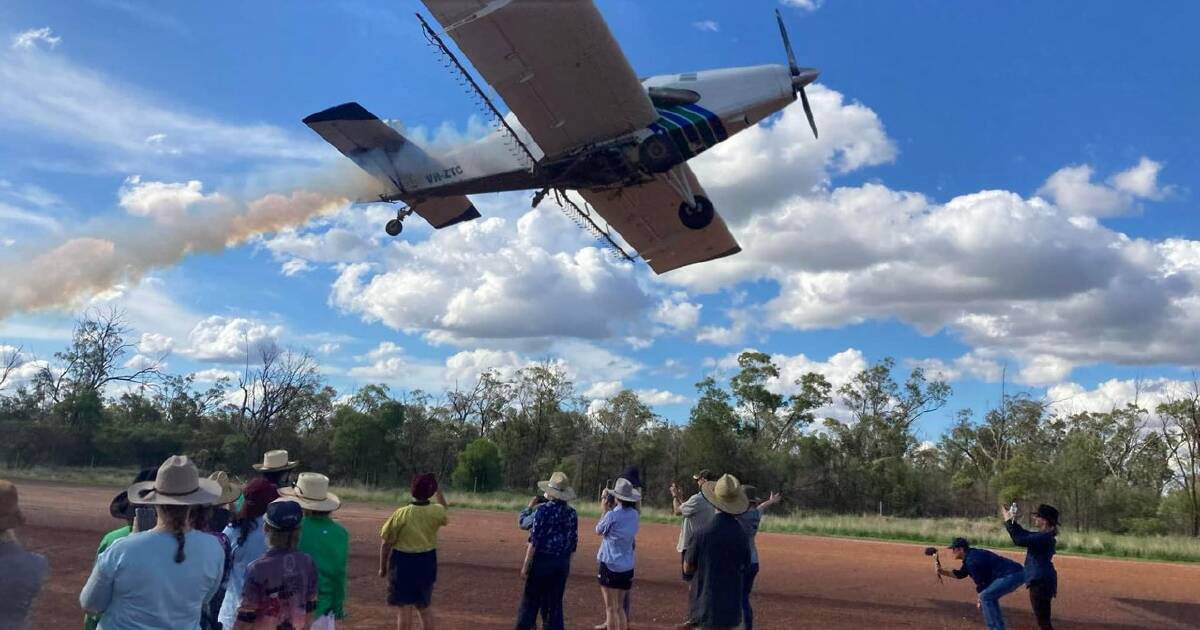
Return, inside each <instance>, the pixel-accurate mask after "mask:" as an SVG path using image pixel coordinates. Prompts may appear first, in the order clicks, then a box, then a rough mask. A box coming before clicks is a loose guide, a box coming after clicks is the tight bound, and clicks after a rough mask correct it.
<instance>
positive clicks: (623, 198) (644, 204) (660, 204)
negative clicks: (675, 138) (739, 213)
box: [579, 164, 742, 273]
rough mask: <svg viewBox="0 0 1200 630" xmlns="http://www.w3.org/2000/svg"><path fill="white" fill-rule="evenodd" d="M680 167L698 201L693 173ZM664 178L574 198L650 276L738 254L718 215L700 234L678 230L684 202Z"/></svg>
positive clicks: (699, 191)
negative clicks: (630, 249)
mask: <svg viewBox="0 0 1200 630" xmlns="http://www.w3.org/2000/svg"><path fill="white" fill-rule="evenodd" d="M680 167H681V168H683V169H684V174H685V175H686V176H687V178H688V181H689V182H690V184H691V188H692V192H693V193H694V194H696V195H701V196H703V195H704V190H703V189H702V188H701V187H700V182H699V181H697V180H696V175H695V173H693V172H692V169H691V168H690V167H689V166H688V165H687V164H683V165H681V166H680ZM677 168H679V167H677ZM664 177H665V176H664V175H659V176H657V177H656V178H655V179H654V180H652V181H650V182H647V183H645V184H640V185H638V186H627V187H625V188H617V189H611V190H581V191H579V193H580V194H581V195H583V198H584V199H587V201H588V203H590V204H591V205H592V207H593V208H594V209H595V210H596V212H598V213H600V216H601V217H603V218H604V220H605V221H606V222H607V223H608V224H609V225H610V226H612V227H613V228H615V229H616V230H617V232H619V233H620V234H621V236H622V237H623V238H624V239H625V241H626V242H628V243H629V244H630V245H632V246H633V247H634V249H637V250H638V254H640V255H641V257H642V258H643V259H644V260H645V261H646V262H647V263H648V264H649V265H650V268H651V269H653V270H654V273H666V272H668V271H671V270H672V269H678V268H680V267H685V266H687V265H691V264H695V263H699V262H705V261H708V260H714V259H716V258H723V257H725V256H732V255H733V254H736V253H738V252H740V251H742V248H741V247H740V246H739V245H738V244H737V241H736V240H734V238H733V235H732V234H730V233H729V228H728V227H726V225H725V221H724V220H723V219H722V218H721V215H719V214H718V215H716V216H714V217H713V220H712V223H709V224H708V225H707V226H706V227H704V228H702V229H699V230H693V229H691V228H689V227H686V226H685V225H683V223H682V222H681V221H680V219H679V205H680V204H681V203H683V197H682V196H681V195H680V194H679V193H678V192H676V190H675V188H674V187H672V186H671V185H670V184H668V183H667V181H666V180H665V179H664Z"/></svg>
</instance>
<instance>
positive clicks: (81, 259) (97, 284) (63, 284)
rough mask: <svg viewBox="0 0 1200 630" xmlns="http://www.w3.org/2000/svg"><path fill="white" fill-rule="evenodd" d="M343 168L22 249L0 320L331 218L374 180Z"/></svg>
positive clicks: (5, 278) (4, 291) (2, 285)
mask: <svg viewBox="0 0 1200 630" xmlns="http://www.w3.org/2000/svg"><path fill="white" fill-rule="evenodd" d="M346 164H347V165H346V166H345V167H343V166H341V165H339V168H337V169H335V171H334V172H332V173H330V174H328V175H325V176H322V177H317V178H311V179H310V181H308V182H306V185H304V186H297V187H293V188H292V189H291V190H288V191H287V192H284V193H271V194H267V195H263V196H261V197H258V198H255V199H252V200H249V201H241V200H238V199H236V198H234V197H231V196H228V195H225V194H221V195H211V196H209V198H208V199H207V200H206V201H205V202H204V203H203V204H201V207H199V208H190V209H189V211H188V212H183V213H179V214H176V215H173V216H171V217H170V218H169V220H160V221H149V220H142V221H135V222H121V225H119V226H116V227H110V228H109V229H108V230H106V231H104V232H103V233H96V234H88V235H80V236H76V237H73V238H69V239H67V240H65V241H62V242H57V243H47V244H44V245H43V246H41V247H39V248H37V251H38V253H32V252H31V251H29V250H26V252H25V255H24V256H23V257H17V258H16V259H10V260H5V261H0V319H4V318H7V317H10V316H12V315H14V314H17V313H24V312H28V311H36V310H43V309H49V308H55V307H68V306H71V305H74V304H78V303H79V302H80V300H82V299H84V298H87V297H90V296H92V295H95V294H97V293H100V292H102V291H105V290H108V289H110V288H112V287H113V286H115V285H117V284H121V283H131V282H136V281H137V280H139V279H140V278H141V277H142V276H144V275H145V274H146V273H147V272H149V271H151V270H153V269H156V268H162V267H167V266H171V265H174V264H176V263H178V262H179V261H180V260H182V259H183V258H184V257H186V256H189V255H192V254H197V253H206V252H207V253H212V252H219V251H222V250H224V249H226V248H228V247H233V246H236V245H240V244H242V243H245V242H247V241H248V240H250V239H252V238H253V237H255V236H258V235H261V234H267V233H271V232H276V231H278V230H281V229H285V228H289V227H294V226H298V225H301V224H303V223H305V222H307V221H308V220H310V219H312V218H314V217H317V216H320V215H325V214H330V213H332V212H335V211H337V210H339V209H340V208H343V207H345V206H346V205H347V204H348V203H350V201H352V200H353V199H355V198H369V197H370V196H371V191H372V190H373V189H375V188H376V185H375V184H374V182H373V180H371V179H370V177H369V176H367V175H366V174H365V173H363V172H362V171H359V170H358V169H357V168H354V167H352V166H348V164H349V163H346Z"/></svg>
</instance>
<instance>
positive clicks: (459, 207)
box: [304, 102, 479, 228]
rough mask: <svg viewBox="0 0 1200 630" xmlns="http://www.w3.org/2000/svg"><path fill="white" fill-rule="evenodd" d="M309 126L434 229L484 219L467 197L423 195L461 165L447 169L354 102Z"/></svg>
mask: <svg viewBox="0 0 1200 630" xmlns="http://www.w3.org/2000/svg"><path fill="white" fill-rule="evenodd" d="M304 124H306V125H308V126H309V128H311V129H312V130H313V131H315V132H317V134H318V135H320V136H321V137H322V138H324V139H325V141H326V142H328V143H329V144H332V145H333V146H334V148H336V149H337V150H338V151H340V152H341V153H342V155H345V156H346V157H348V158H350V159H351V160H352V161H353V162H354V163H355V164H357V165H358V166H359V168H361V169H363V170H364V171H366V172H367V173H369V174H371V175H372V176H374V177H375V178H376V179H378V180H380V181H381V182H384V183H387V184H390V185H391V187H392V189H393V194H391V195H385V197H389V198H392V197H394V198H399V199H400V200H402V201H404V202H406V203H408V204H409V205H410V206H412V208H413V210H415V211H416V212H417V214H419V215H421V216H422V217H423V218H424V219H425V220H426V221H428V222H429V223H430V224H431V225H433V227H435V228H443V227H448V226H450V225H454V224H455V223H459V222H462V221H469V220H471V219H475V218H478V217H479V212H478V211H476V210H475V206H473V205H472V204H471V201H470V200H469V199H467V198H466V197H465V196H463V195H453V196H436V197H431V196H428V195H422V194H421V193H422V189H429V188H434V187H436V184H438V183H439V182H440V181H442V180H443V179H446V178H448V177H449V176H452V175H454V174H455V173H450V172H448V171H451V170H453V169H454V168H456V167H452V166H451V167H447V166H446V165H445V164H443V163H442V162H441V161H439V160H438V159H437V158H435V157H433V156H431V155H429V154H428V153H426V152H425V150H424V149H422V148H421V147H419V146H417V145H416V144H414V143H412V142H410V141H409V140H408V139H406V138H405V137H404V136H402V135H400V133H399V132H398V131H396V130H395V129H393V128H392V127H390V126H388V125H387V124H386V123H384V122H383V121H382V120H380V119H379V117H378V116H376V115H375V114H372V113H371V112H369V111H367V110H366V108H364V107H363V106H362V105H359V104H358V103H354V102H351V103H344V104H342V105H338V106H336V107H330V108H329V109H326V110H323V111H319V112H317V113H315V114H312V115H311V116H308V117H306V118H305V119H304Z"/></svg>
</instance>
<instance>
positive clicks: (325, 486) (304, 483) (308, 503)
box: [279, 472, 342, 512]
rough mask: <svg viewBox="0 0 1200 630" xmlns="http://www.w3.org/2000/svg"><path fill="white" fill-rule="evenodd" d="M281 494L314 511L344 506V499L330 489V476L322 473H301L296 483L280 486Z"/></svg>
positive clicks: (330, 510) (330, 509) (332, 509)
mask: <svg viewBox="0 0 1200 630" xmlns="http://www.w3.org/2000/svg"><path fill="white" fill-rule="evenodd" d="M279 496H280V497H283V498H285V499H287V500H289V501H295V502H296V503H299V504H300V507H302V508H304V509H306V510H310V511H313V512H332V511H334V510H336V509H338V508H339V507H341V506H342V500H341V499H339V498H338V496H337V495H336V494H333V493H332V492H330V491H329V477H326V476H325V475H322V474H321V473H313V472H302V473H300V476H299V478H297V479H296V485H294V486H292V487H291V488H280V489H279Z"/></svg>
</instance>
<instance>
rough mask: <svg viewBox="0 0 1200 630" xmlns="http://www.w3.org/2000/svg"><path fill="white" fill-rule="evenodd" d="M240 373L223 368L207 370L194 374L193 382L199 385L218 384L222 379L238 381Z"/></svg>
mask: <svg viewBox="0 0 1200 630" xmlns="http://www.w3.org/2000/svg"><path fill="white" fill-rule="evenodd" d="M237 378H238V373H237V372H234V371H232V370H222V369H221V368H207V369H204V370H200V371H198V372H192V380H193V381H195V382H196V383H199V384H204V385H206V384H208V383H216V382H217V381H219V380H221V379H226V380H229V381H237Z"/></svg>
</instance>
